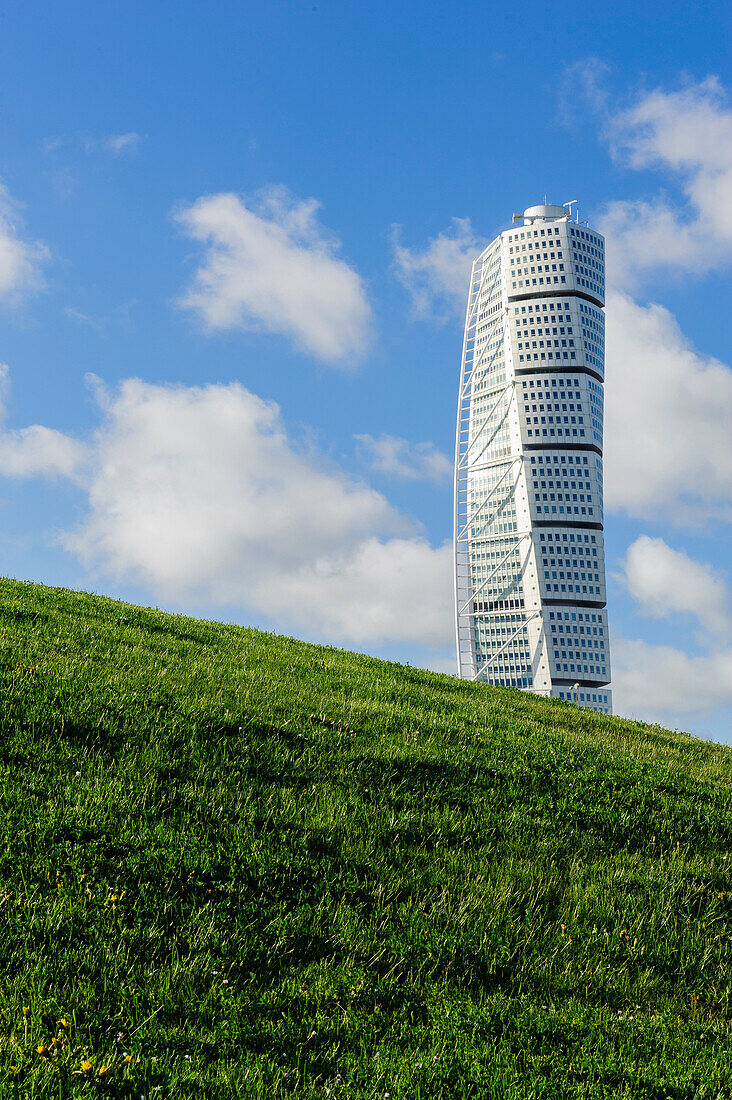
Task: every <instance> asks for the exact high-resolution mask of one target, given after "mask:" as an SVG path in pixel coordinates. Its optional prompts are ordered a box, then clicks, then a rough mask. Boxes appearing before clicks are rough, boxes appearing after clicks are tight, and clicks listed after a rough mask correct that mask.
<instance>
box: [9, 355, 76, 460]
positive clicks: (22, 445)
mask: <svg viewBox="0 0 732 1100" xmlns="http://www.w3.org/2000/svg"><path fill="white" fill-rule="evenodd" d="M8 379H9V374H8V368H7V366H6V365H5V364H4V363H0V474H2V475H4V476H5V477H17V478H29V477H47V478H71V479H73V480H77V479H78V478H79V477H80V475H81V471H82V469H83V467H84V464H85V461H86V457H87V453H86V448H85V447H84V445H83V444H82V443H80V442H79V441H78V440H75V439H72V438H71V437H70V436H67V435H64V433H63V432H58V431H55V430H54V429H53V428H44V427H43V426H42V425H40V424H32V425H31V426H30V427H28V428H21V429H19V430H10V429H7V428H5V427H3V421H4V420H5V400H4V399H5V395H6V393H7V390H8Z"/></svg>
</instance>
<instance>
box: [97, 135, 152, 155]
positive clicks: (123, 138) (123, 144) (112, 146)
mask: <svg viewBox="0 0 732 1100" xmlns="http://www.w3.org/2000/svg"><path fill="white" fill-rule="evenodd" d="M141 141H142V137H141V136H140V134H136V133H135V132H134V130H130V131H128V132H127V133H126V134H110V136H109V137H106V138H103V139H102V145H103V146H104V148H105V149H106V150H107V151H108V152H110V153H112V155H113V156H115V157H120V156H123V155H124V154H125V153H132V152H134V150H135V149H137V148H138V147H139V145H140V142H141Z"/></svg>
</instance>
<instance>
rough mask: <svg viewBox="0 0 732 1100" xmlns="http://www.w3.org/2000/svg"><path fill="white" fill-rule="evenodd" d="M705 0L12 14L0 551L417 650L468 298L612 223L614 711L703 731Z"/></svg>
mask: <svg viewBox="0 0 732 1100" xmlns="http://www.w3.org/2000/svg"><path fill="white" fill-rule="evenodd" d="M729 57H730V15H729V10H728V5H723V4H721V3H720V4H708V5H705V6H698V7H695V8H693V9H691V8H690V7H689V5H688V4H683V5H682V4H665V5H663V6H661V5H645V6H640V7H639V6H638V5H632V6H631V5H630V4H620V5H615V6H613V7H612V8H610V7H608V6H607V5H599V4H598V5H587V6H585V8H584V9H581V8H578V7H577V6H576V5H568V4H556V5H554V6H553V7H552V8H551V12H550V14H549V13H548V9H547V8H546V6H545V5H538V4H529V5H524V6H523V7H522V8H521V10H520V14H518V13H517V12H515V11H514V10H512V9H510V8H506V7H504V6H500V7H499V6H495V7H491V6H487V5H477V4H472V5H468V4H464V3H457V4H456V3H451V4H449V5H448V4H435V3H433V4H429V3H428V4H424V3H422V4H411V3H400V2H396V3H393V2H392V3H389V4H385V3H378V2H377V3H372V4H370V5H363V4H352V3H344V2H342V0H341V2H339V3H338V4H333V3H322V2H318V3H303V4H295V3H281V4H277V3H273V4H270V5H259V6H254V5H250V6H242V5H234V4H224V3H209V4H207V5H203V4H189V3H185V2H183V3H177V4H176V5H175V6H173V5H172V4H170V5H169V4H165V3H160V4H156V5H147V4H146V5H143V4H138V3H128V4H126V5H124V6H116V5H98V4H94V5H93V4H90V3H89V4H82V3H73V2H71V3H69V4H66V5H63V6H59V5H49V4H42V3H39V4H35V5H28V4H20V3H15V4H11V5H8V6H6V8H5V9H4V13H3V19H2V34H0V64H1V65H2V72H3V74H4V79H3V90H2V95H3V104H2V107H3V109H2V112H1V113H0V127H1V128H2V131H1V132H2V143H1V145H0V148H1V149H2V156H1V158H0V184H1V185H2V188H3V191H2V193H0V327H1V330H2V346H1V347H0V362H2V363H3V364H4V367H3V371H2V393H1V398H2V409H3V414H4V415H3V420H2V423H1V424H0V571H1V572H2V573H4V574H7V575H11V576H18V577H24V578H29V579H33V580H38V581H42V582H45V583H49V584H60V585H67V586H70V587H78V588H87V589H93V590H96V591H100V592H105V593H110V594H113V595H116V596H120V597H123V598H126V599H131V600H134V601H136V602H143V603H147V604H156V605H159V606H163V607H166V608H170V609H173V610H182V611H186V612H189V613H192V614H197V615H204V616H208V617H214V618H222V619H229V620H232V621H236V622H241V623H247V624H250V623H251V624H253V625H258V626H263V627H268V628H272V629H277V630H279V631H283V632H287V633H292V634H295V635H297V636H301V637H308V638H312V639H315V640H318V641H328V642H333V643H334V644H337V645H343V646H347V647H352V648H358V649H362V650H366V651H369V652H373V653H378V654H382V655H385V656H389V657H394V658H397V659H400V660H405V661H409V662H411V663H413V664H427V665H429V666H430V667H436V668H441V669H447V668H449V667H451V662H452V643H451V635H452V624H451V619H450V600H451V593H450V590H449V585H450V574H449V548H448V547H447V545H446V543H447V541H448V540H449V538H450V534H451V517H452V504H451V483H450V477H449V465H450V459H451V452H452V448H453V432H454V417H455V401H456V387H457V378H458V370H459V355H460V344H461V316H460V315H461V312H462V309H463V306H462V301H463V298H464V294H465V290H466V279H467V272H468V271H469V262H470V259H471V258H472V256H473V254H474V253H475V252H476V251H477V250H478V249H479V248H480V247H481V244H482V243H483V242H485V241H486V240H488V239H490V238H491V237H492V236H493V235H495V233H496V232H497V231H499V230H501V229H503V228H505V227H506V225H507V224H508V223H509V222H510V218H511V214H512V213H513V211H514V210H520V209H522V208H523V207H524V206H528V205H531V204H533V203H535V202H538V201H541V200H542V198H543V195H544V193H547V194H548V197H549V201H551V202H560V203H561V202H566V201H568V200H569V199H575V198H576V199H578V200H579V202H580V212H581V215H582V216H583V217H588V218H589V219H590V221H591V223H592V225H593V226H595V227H597V228H599V229H600V230H601V231H603V232H605V233H606V235H607V237H608V278H609V282H610V284H611V285H612V290H611V293H610V294H609V296H608V359H607V387H606V389H607V393H606V400H607V421H606V492H607V510H606V549H607V564H608V580H609V605H608V610H609V616H610V623H611V643H612V652H613V663H614V668H615V675H614V685H613V686H614V689H615V701H616V710H617V711H618V712H620V713H631V714H634V715H637V716H639V717H644V718H646V719H649V720H652V721H655V720H660V721H662V722H664V723H667V724H670V725H672V726H674V727H679V728H685V729H689V730H691V731H693V732H696V733H699V734H702V735H704V736H711V737H715V738H718V739H721V740H729V739H731V737H730V732H729V731H730V722H729V719H730V715H731V714H732V613H731V612H730V605H729V588H730V585H732V577H731V576H730V572H729V562H730V545H731V539H730V522H731V520H732V447H730V445H729V439H728V435H729V425H730V423H731V422H732V372H731V371H730V367H729V364H730V362H731V356H730V311H729V308H728V306H727V302H728V299H729V291H730V264H731V263H732V105H731V103H730V96H729V89H730V84H731V83H732V77H731V75H730V72H729Z"/></svg>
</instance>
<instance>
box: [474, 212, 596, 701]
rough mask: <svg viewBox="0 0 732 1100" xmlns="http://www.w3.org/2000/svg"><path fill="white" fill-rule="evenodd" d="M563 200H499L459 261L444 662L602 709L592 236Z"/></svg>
mask: <svg viewBox="0 0 732 1100" xmlns="http://www.w3.org/2000/svg"><path fill="white" fill-rule="evenodd" d="M571 205H572V204H569V209H568V208H567V207H564V206H552V205H544V206H532V207H529V209H528V210H525V211H524V212H523V214H519V215H517V214H514V224H513V226H512V228H511V229H508V230H506V232H504V233H501V234H500V236H498V237H496V239H495V240H494V241H492V242H491V244H489V245H488V247H487V248H486V249H485V250H484V251H483V252H482V253H481V254H480V256H478V258H477V259H476V261H475V263H474V264H473V270H472V275H471V281H470V290H469V294H468V308H467V317H466V323H465V338H464V342H463V356H462V368H461V374H460V392H459V400H458V417H457V437H456V446H455V533H454V547H455V617H456V637H457V658H458V674H459V675H460V676H462V677H464V678H467V679H471V680H482V681H487V682H488V683H491V684H501V685H504V686H507V687H518V688H523V689H525V690H527V691H532V692H535V693H537V694H539V695H546V696H553V697H555V698H561V699H571V700H572V701H575V702H577V703H579V704H580V705H581V706H586V707H590V708H592V709H594V710H599V711H603V712H604V713H607V714H609V713H611V712H612V697H611V692H610V690H609V688H608V684H609V682H610V651H609V640H608V628H607V613H606V611H605V606H606V593H605V556H604V545H603V502H602V449H603V448H602V444H603V381H604V364H605V317H604V308H603V307H604V301H605V242H604V239H603V238H602V237H601V236H600V234H599V233H596V232H594V230H592V229H590V228H589V227H588V226H587V225H586V224H585V223H579V221H577V220H572V217H571V213H570V211H571Z"/></svg>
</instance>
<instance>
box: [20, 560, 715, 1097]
mask: <svg viewBox="0 0 732 1100" xmlns="http://www.w3.org/2000/svg"><path fill="white" fill-rule="evenodd" d="M0 685H1V690H2V707H1V711H0V732H1V737H0V768H1V769H2V787H1V792H2V793H1V797H2V814H1V815H0V1096H2V1097H6V1096H7V1097H13V1096H17V1097H24V1098H25V1097H39V1098H40V1097H54V1098H57V1097H65V1096H82V1095H95V1094H96V1093H97V1092H99V1093H105V1094H107V1095H110V1096H118V1097H135V1098H138V1100H139V1097H140V1096H142V1095H145V1096H146V1097H147V1100H153V1098H156V1097H161V1098H162V1097H176V1098H177V1097H205V1098H206V1100H216V1098H219V1097H258V1096H261V1097H267V1098H271V1097H291V1096H292V1097H318V1098H321V1097H326V1096H330V1097H331V1098H333V1100H337V1098H340V1097H343V1098H345V1097H348V1098H364V1100H365V1098H374V1100H375V1098H381V1100H384V1097H386V1095H387V1093H388V1094H389V1096H390V1097H391V1098H393V1100H397V1098H409V1100H428V1098H433V1097H434V1098H438V1097H442V1098H445V1100H448V1098H449V1100H453V1098H455V1100H460V1098H467V1097H474V1098H483V1097H496V1098H498V1097H501V1098H515V1100H528V1098H539V1097H541V1098H547V1097H557V1098H562V1100H564V1098H575V1097H577V1098H579V1097H613V1098H615V1097H628V1098H630V1097H633V1098H635V1097H649V1098H653V1100H661V1098H664V1097H668V1098H672V1100H686V1098H689V1100H691V1098H692V1097H698V1098H712V1097H729V1096H732V1084H731V1079H732V1037H731V1033H730V1025H731V1024H732V1003H731V1001H730V988H731V979H732V927H731V925H730V915H731V914H732V866H731V864H732V846H731V842H732V751H730V750H729V749H728V748H726V747H724V746H720V745H714V744H708V743H704V742H701V741H698V740H695V739H692V738H690V737H689V736H687V735H685V734H678V733H670V732H668V731H666V730H663V729H660V728H658V727H655V726H653V727H651V726H647V725H643V724H640V723H635V722H629V721H624V720H620V719H614V718H606V717H603V716H601V715H596V714H593V713H591V712H588V711H583V710H580V709H579V708H576V707H573V706H571V705H570V704H567V703H563V702H560V701H552V700H541V699H537V698H534V697H532V696H529V695H526V694H522V693H520V692H518V691H510V690H504V689H500V688H489V687H486V686H481V685H474V684H469V683H465V682H460V681H457V680H456V679H453V678H450V677H447V676H440V675H436V674H431V673H427V672H422V671H418V670H416V669H413V668H409V667H404V666H400V665H395V664H388V663H386V662H382V661H377V660H374V659H370V658H367V657H363V656H359V655H357V654H353V653H346V652H342V651H339V650H335V649H329V648H323V647H318V646H311V645H306V644H304V643H301V642H297V641H293V640H290V639H287V638H280V637H276V636H274V635H271V634H263V633H258V632H256V631H253V630H245V629H242V628H239V627H233V626H221V625H218V624H215V623H208V622H200V621H196V620H193V619H187V618H182V617H177V616H170V615H164V614H162V613H160V612H157V611H152V610H145V609H142V608H138V607H132V606H130V605H127V604H121V603H117V602H114V601H111V600H107V599H102V598H99V597H94V596H88V595H83V594H80V593H74V592H69V591H65V590H60V589H51V588H43V587H40V586H36V585H30V584H20V583H18V582H14V581H7V580H5V581H0ZM60 1020H63V1021H65V1022H66V1024H67V1025H68V1026H67V1027H64V1026H63V1024H58V1023H57V1021H60ZM59 1038H60V1040H61V1041H60V1042H59V1043H58V1045H57V1046H54V1045H53V1040H54V1039H59ZM37 1047H42V1048H43V1047H45V1048H46V1050H45V1052H43V1053H40V1054H39V1053H38V1051H37ZM126 1055H127V1056H128V1059H129V1060H128V1061H127V1062H125V1060H124V1059H125V1056H126ZM82 1063H85V1064H89V1063H90V1065H91V1068H90V1069H89V1070H88V1071H87V1072H84V1070H83V1068H82ZM102 1066H105V1067H107V1072H106V1074H103V1075H102V1076H101V1077H100V1076H99V1071H100V1069H101V1067H102ZM328 1090H330V1091H328Z"/></svg>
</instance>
